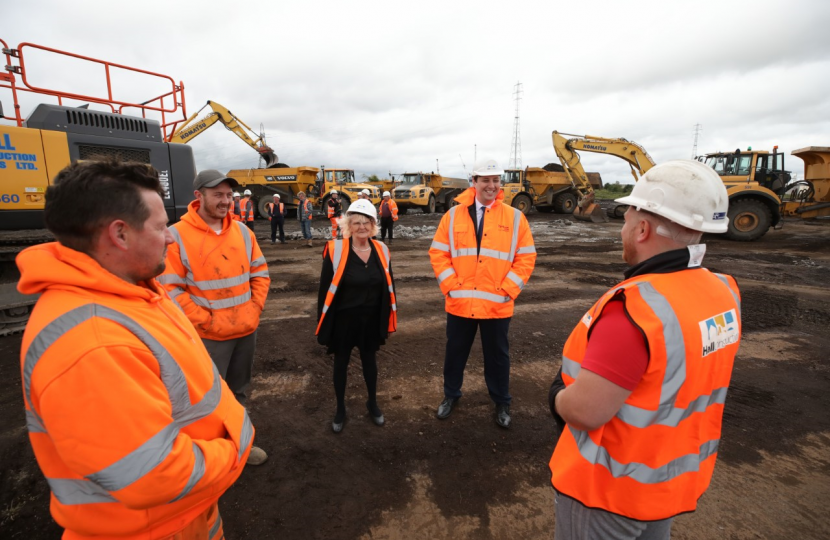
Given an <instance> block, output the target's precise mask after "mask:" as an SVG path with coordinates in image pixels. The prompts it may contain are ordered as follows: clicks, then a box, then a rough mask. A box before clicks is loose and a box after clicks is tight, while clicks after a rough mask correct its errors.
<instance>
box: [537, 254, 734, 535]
mask: <svg viewBox="0 0 830 540" xmlns="http://www.w3.org/2000/svg"><path fill="white" fill-rule="evenodd" d="M620 294H624V295H625V297H624V300H625V309H626V312H627V313H628V315H629V317H630V318H631V321H632V322H633V323H634V324H635V325H636V326H638V327H639V328H640V329H641V330H642V332H643V335H644V336H645V339H646V341H647V344H648V350H649V363H648V368H647V369H646V372H645V374H644V375H643V378H642V380H641V381H640V383H639V384H638V385H637V387H636V388H635V389H634V391H633V392H632V393H631V395H630V396H629V397H628V399H627V400H626V401H625V403H624V404H623V406H622V407H621V408H620V410H619V411H618V412H617V414H616V415H615V416H614V417H613V418H612V419H611V420H610V421H609V422H608V423H606V424H605V425H604V426H602V427H600V428H598V429H595V430H593V431H590V432H585V431H580V430H578V429H575V428H574V427H572V426H570V425H567V426H566V428H565V430H564V431H563V433H562V435H561V436H560V438H559V442H558V443H557V445H556V449H555V450H554V452H553V456H552V457H551V459H550V470H551V482H552V484H553V487H554V488H555V489H556V490H557V491H559V492H561V493H564V494H565V495H568V496H569V497H572V498H574V499H576V500H578V501H579V502H581V503H582V504H584V505H585V506H588V507H591V508H600V509H602V510H606V511H608V512H613V513H615V514H619V515H622V516H626V517H629V518H632V519H636V520H640V521H653V520H660V519H666V518H670V517H672V516H676V515H678V514H681V513H683V512H690V511H693V510H694V509H695V508H696V506H697V500H698V499H699V498H700V496H701V495H703V493H704V492H705V491H706V489H707V488H708V487H709V482H710V481H711V479H712V471H713V470H714V468H715V460H716V459H717V452H718V444H719V442H720V436H721V423H722V420H723V406H724V402H725V401H726V391H727V387H728V386H729V380H730V378H731V376H732V365H733V362H734V360H735V354H736V353H737V352H738V346H739V344H740V336H741V317H740V312H741V308H740V293H739V291H738V286H737V284H736V283H735V280H734V279H733V278H732V277H730V276H726V275H721V274H713V273H712V272H710V271H709V270H706V269H704V268H697V269H690V270H681V271H678V272H672V273H666V274H645V275H640V276H635V277H632V278H630V279H628V280H626V281H623V282H622V283H620V284H619V285H617V286H616V287H614V288H613V289H611V290H609V291H608V292H607V293H605V295H603V296H602V297H601V298H600V299H599V301H597V303H596V304H594V306H593V307H592V308H591V309H590V310H589V311H588V312H587V313H586V314H585V315H584V316H583V318H582V320H581V321H580V322H579V323H578V324H577V326H576V328H575V329H574V331H573V332H572V333H571V335H570V337H569V338H568V341H567V342H566V343H565V348H564V351H563V356H562V379H563V380H564V382H565V385H566V386H569V385H571V384H572V383H573V382H574V380H575V379H576V377H577V375H578V374H579V370H580V366H581V363H582V360H583V358H584V356H585V350H586V347H587V344H588V337H589V335H590V332H591V327H592V326H593V325H594V324H595V323H596V321H597V318H598V316H599V315H600V314H601V313H602V309H603V307H604V306H605V304H606V303H607V302H608V301H610V300H611V299H612V298H614V297H615V296H616V295H620ZM624 353H625V351H621V352H620V354H624Z"/></svg>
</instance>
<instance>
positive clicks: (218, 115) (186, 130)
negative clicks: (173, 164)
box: [167, 101, 279, 168]
mask: <svg viewBox="0 0 830 540" xmlns="http://www.w3.org/2000/svg"><path fill="white" fill-rule="evenodd" d="M206 107H210V108H211V112H210V113H208V114H207V115H205V116H204V117H202V118H199V119H198V120H197V119H196V118H197V117H198V116H199V115H200V114H201V113H202V111H203V110H205V108H206ZM216 122H221V123H222V125H223V126H225V128H227V129H228V130H230V131H232V132H234V134H236V136H237V137H239V138H240V139H242V140H243V141H245V143H246V144H247V145H248V146H250V147H251V148H253V149H254V150H256V151H257V153H258V154H259V155H260V156H261V157H262V159H264V160H265V167H266V168H271V167H273V166H274V165H276V163H277V161H279V159H278V158H277V154H276V153H275V152H274V150H273V149H272V148H271V147H270V146H268V145H266V144H265V141H264V140H263V138H262V136H261V135H260V136H257V135H256V133H254V130H252V129H251V128H250V127H248V125H247V124H246V123H245V122H243V121H242V120H240V119H239V118H237V117H236V116H235V115H234V114H233V113H232V112H231V111H229V110H228V109H226V108H225V107H223V106H222V105H220V104H218V103H216V102H215V101H208V102H207V103H206V104H205V106H204V107H202V108H201V109H199V110H198V111H196V112H195V113H193V114H192V115H190V117H189V118H188V119H187V120H185V121H184V123H183V124H182V126H181V127H180V128H179V129H177V130H176V131H175V132H174V133H173V134H172V135H170V137H169V138H168V140H167V142H171V143H182V144H186V143H189V142H190V141H192V140H193V139H195V138H196V137H197V136H198V135H200V134H202V133H204V132H205V131H207V129H208V128H210V127H211V126H212V125H213V124H215V123H216ZM249 133H251V134H253V135H254V137H256V138H254V137H252V136H251V135H250V134H249Z"/></svg>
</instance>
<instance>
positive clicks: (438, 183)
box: [392, 172, 470, 214]
mask: <svg viewBox="0 0 830 540" xmlns="http://www.w3.org/2000/svg"><path fill="white" fill-rule="evenodd" d="M399 178H400V180H401V181H400V183H399V184H398V185H397V187H395V189H394V190H393V191H392V198H393V199H395V203H396V204H397V205H398V213H400V214H406V212H407V211H408V210H409V209H410V208H420V209H421V210H422V211H423V212H424V214H432V213H433V212H435V211H436V210H438V211H440V212H444V211H447V210H449V209H450V208H452V205H453V202H454V201H455V197H456V196H458V195H460V194H461V193H462V192H463V191H464V190H465V189H467V188H468V187H470V183H469V182H468V181H467V180H464V179H462V178H450V177H448V176H441V175H440V174H435V173H434V172H429V173H423V172H417V173H404V174H402V175H400V176H399Z"/></svg>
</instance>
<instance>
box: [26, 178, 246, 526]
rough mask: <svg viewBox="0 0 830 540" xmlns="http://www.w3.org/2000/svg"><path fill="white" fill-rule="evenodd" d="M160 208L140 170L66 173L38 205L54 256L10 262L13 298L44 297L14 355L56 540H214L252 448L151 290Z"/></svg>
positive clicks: (206, 362) (227, 401)
mask: <svg viewBox="0 0 830 540" xmlns="http://www.w3.org/2000/svg"><path fill="white" fill-rule="evenodd" d="M162 195H163V191H162V187H161V184H160V183H159V180H158V173H157V172H156V171H155V170H154V169H151V168H148V167H147V166H146V165H143V164H132V165H131V164H119V163H115V162H84V163H74V164H72V165H70V166H69V167H67V168H65V169H64V170H62V171H61V172H60V173H59V174H58V175H57V177H56V178H55V179H54V181H53V183H52V185H51V186H49V188H48V189H47V191H46V206H45V208H44V214H43V215H44V220H45V222H46V226H47V227H48V228H49V230H50V231H51V232H52V233H53V234H54V235H55V238H56V239H57V242H53V243H48V244H41V245H38V246H34V247H30V248H28V249H26V250H24V251H23V252H22V253H20V255H19V256H18V257H17V264H18V267H19V268H20V273H21V278H20V282H19V284H18V288H19V290H20V291H21V292H23V293H26V294H38V293H39V294H40V298H39V299H38V301H37V305H36V306H35V308H34V311H33V312H32V315H31V318H30V319H29V323H28V325H27V327H26V331H25V333H24V335H23V343H22V347H21V353H20V361H21V371H22V374H23V395H24V400H25V406H26V418H27V426H28V429H29V440H30V441H31V444H32V448H33V449H34V452H35V456H36V457H37V463H38V465H39V466H40V468H41V470H42V471H43V474H44V476H46V480H47V482H48V484H49V489H50V491H51V497H50V498H51V503H50V507H51V511H52V516H53V518H54V519H55V521H56V522H57V523H58V525H60V526H61V527H63V528H64V529H66V533H65V534H64V538H92V537H95V538H129V539H138V538H172V537H173V536H175V537H176V538H188V539H193V538H205V539H211V540H218V539H219V538H221V537H222V535H223V532H222V520H221V518H220V517H219V510H218V508H217V501H218V499H219V497H220V496H221V495H222V494H223V493H224V492H225V490H227V489H228V487H230V486H231V485H232V484H233V483H234V481H235V480H236V479H237V478H238V477H239V475H240V474H241V473H242V470H243V468H244V466H245V460H246V459H247V457H248V452H249V449H250V448H251V443H252V442H253V436H254V430H253V427H252V426H251V422H250V420H249V418H248V415H247V413H246V411H245V408H244V407H242V406H241V405H240V404H239V403H238V402H237V401H236V400H235V399H234V398H233V396H232V395H231V393H230V392H229V391H228V388H227V386H226V385H225V383H224V382H223V381H222V379H221V378H220V376H219V374H218V373H217V372H216V368H215V367H214V366H213V363H212V362H211V361H210V356H208V353H207V351H206V350H205V347H204V345H202V342H201V341H200V340H199V339H198V335H197V334H196V331H195V330H194V328H193V325H191V324H190V321H188V320H187V318H186V317H185V316H184V314H183V313H182V312H181V311H180V310H179V309H178V307H176V305H175V304H174V303H173V302H172V301H171V300H170V299H169V298H168V297H167V295H166V294H165V293H164V290H163V289H162V288H161V287H160V286H159V285H158V283H156V281H155V280H154V279H153V278H154V277H155V276H157V275H158V274H160V273H161V272H162V270H163V269H164V252H165V249H166V247H167V245H168V244H170V243H171V242H172V241H173V238H172V236H171V234H170V232H169V231H168V230H167V212H166V211H165V209H164V203H163V201H162ZM208 403H209V404H210V406H209V407H207V406H205V405H206V404H208ZM210 533H212V534H210Z"/></svg>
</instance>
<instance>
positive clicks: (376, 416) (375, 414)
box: [366, 401, 386, 426]
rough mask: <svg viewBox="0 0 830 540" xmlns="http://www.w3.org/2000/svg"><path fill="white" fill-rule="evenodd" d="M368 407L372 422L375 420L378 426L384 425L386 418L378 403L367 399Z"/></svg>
mask: <svg viewBox="0 0 830 540" xmlns="http://www.w3.org/2000/svg"><path fill="white" fill-rule="evenodd" d="M366 408H367V409H368V410H369V416H371V417H372V422H374V423H375V425H376V426H382V425H383V424H385V423H386V419H384V418H383V413H382V412H381V411H380V409H379V408H378V404H377V403H372V402H371V401H367V402H366Z"/></svg>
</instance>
